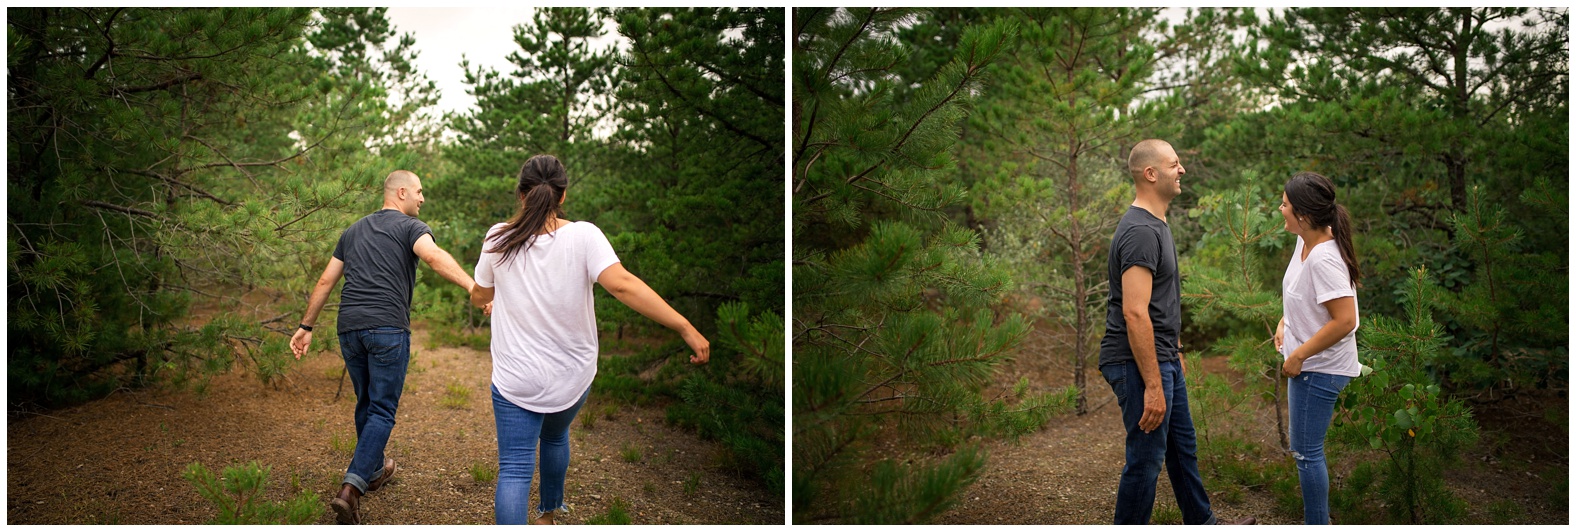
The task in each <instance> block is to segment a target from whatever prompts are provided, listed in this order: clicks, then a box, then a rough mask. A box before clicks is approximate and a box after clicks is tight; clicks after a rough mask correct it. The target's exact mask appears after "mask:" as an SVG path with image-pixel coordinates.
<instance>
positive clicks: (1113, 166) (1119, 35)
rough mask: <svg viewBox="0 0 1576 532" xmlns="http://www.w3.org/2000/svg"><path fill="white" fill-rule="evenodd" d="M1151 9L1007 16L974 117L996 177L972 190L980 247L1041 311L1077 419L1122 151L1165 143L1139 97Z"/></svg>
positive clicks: (1101, 307)
mask: <svg viewBox="0 0 1576 532" xmlns="http://www.w3.org/2000/svg"><path fill="white" fill-rule="evenodd" d="M1157 13H1158V10H1154V9H1104V8H1091V9H1068V8H1043V9H1021V10H1015V11H1014V12H1013V13H1012V15H1013V18H1015V19H1017V20H1019V21H1020V24H1021V27H1022V28H1023V30H1022V38H1021V39H1020V40H1019V43H1018V46H1017V47H1016V48H1015V49H1014V50H1013V53H1012V54H1010V55H1009V56H1008V58H1007V59H1005V60H1003V61H1001V62H1000V63H999V64H998V65H996V66H994V67H993V69H994V70H995V71H996V72H998V74H997V76H996V78H997V79H999V80H1000V81H999V83H997V84H995V85H994V86H993V87H992V90H991V91H989V92H987V95H986V96H985V97H982V100H983V101H982V103H981V104H980V109H981V112H979V113H978V114H977V115H975V117H974V118H973V121H974V122H975V123H976V124H979V125H978V129H980V130H982V131H984V135H981V136H980V137H976V138H982V142H983V143H987V144H990V145H991V146H990V147H989V148H987V153H990V152H991V151H994V152H995V153H993V154H992V155H995V156H994V157H990V160H993V161H998V162H997V163H996V164H995V165H994V168H991V167H989V166H987V167H986V169H984V170H983V171H984V172H985V173H987V175H989V177H988V178H986V179H985V180H983V181H982V182H980V183H978V184H976V185H975V187H974V192H975V194H974V198H976V199H975V201H974V205H975V209H976V211H977V212H979V213H980V215H981V216H982V217H986V218H990V219H992V220H993V221H994V222H995V223H994V224H992V225H993V226H992V227H991V229H990V231H989V232H988V233H987V235H988V237H989V238H988V239H987V241H988V242H989V244H990V245H991V247H992V250H993V251H995V252H997V253H998V254H999V255H1000V256H1002V257H1003V258H1004V259H1005V260H1006V262H1007V263H1008V264H1010V265H1011V266H1012V268H1013V273H1014V274H1015V277H1017V279H1018V280H1019V285H1020V286H1022V287H1023V290H1024V291H1026V292H1029V293H1030V294H1032V295H1033V296H1034V297H1038V298H1040V299H1041V300H1043V301H1045V302H1046V305H1047V307H1046V309H1047V311H1048V312H1049V313H1050V314H1052V315H1053V316H1054V317H1055V319H1056V321H1057V322H1059V323H1060V324H1061V325H1062V326H1063V327H1064V328H1065V332H1064V333H1062V334H1058V335H1057V336H1058V337H1060V338H1061V340H1062V342H1063V345H1065V346H1067V351H1068V352H1069V354H1070V355H1071V358H1072V361H1073V386H1074V387H1076V388H1077V389H1078V397H1077V400H1076V405H1075V410H1076V411H1077V413H1078V414H1080V415H1082V414H1084V413H1087V412H1088V404H1087V399H1086V396H1085V392H1086V390H1088V378H1087V373H1088V369H1089V367H1090V366H1091V359H1092V358H1093V357H1097V356H1098V349H1099V347H1098V346H1099V341H1100V337H1101V336H1102V335H1104V333H1105V301H1106V296H1107V295H1108V294H1107V293H1108V291H1107V289H1106V287H1107V286H1108V280H1107V279H1106V278H1105V277H1106V275H1105V261H1106V248H1107V247H1108V246H1109V243H1110V241H1111V236H1112V231H1113V230H1115V228H1116V224H1117V222H1118V221H1120V219H1121V213H1122V210H1123V206H1124V205H1125V204H1126V203H1127V198H1126V197H1125V196H1127V195H1130V192H1131V189H1130V188H1129V187H1128V186H1126V183H1128V179H1127V176H1126V172H1124V171H1123V170H1122V169H1123V168H1125V167H1126V155H1127V153H1126V152H1127V149H1126V147H1127V146H1131V145H1132V144H1134V143H1136V142H1137V141H1139V140H1142V139H1143V138H1147V137H1152V136H1163V131H1160V130H1159V128H1160V126H1161V123H1160V121H1159V117H1160V116H1161V113H1162V112H1163V109H1162V105H1161V104H1158V103H1157V102H1144V101H1142V100H1140V99H1139V97H1140V95H1141V94H1142V92H1143V89H1144V86H1145V81H1146V80H1147V79H1148V78H1149V76H1150V75H1151V73H1152V72H1153V70H1154V67H1155V61H1156V58H1155V50H1154V48H1153V46H1152V45H1150V44H1149V42H1148V39H1147V37H1146V36H1145V32H1146V31H1150V30H1152V29H1154V25H1155V20H1154V19H1155V16H1156V14H1157Z"/></svg>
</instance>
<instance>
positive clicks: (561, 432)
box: [492, 386, 591, 525]
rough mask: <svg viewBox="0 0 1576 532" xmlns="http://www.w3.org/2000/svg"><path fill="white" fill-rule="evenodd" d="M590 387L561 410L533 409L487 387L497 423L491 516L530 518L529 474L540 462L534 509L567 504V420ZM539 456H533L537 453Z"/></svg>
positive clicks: (510, 520)
mask: <svg viewBox="0 0 1576 532" xmlns="http://www.w3.org/2000/svg"><path fill="white" fill-rule="evenodd" d="M589 395H591V387H590V386H587V387H586V391H585V392H582V393H581V394H580V400H579V401H578V402H576V403H575V404H574V406H571V407H569V408H567V409H565V410H563V411H560V412H552V413H541V412H532V411H530V410H526V409H524V408H520V407H519V406H518V405H515V404H514V403H511V402H509V400H508V399H505V398H504V397H503V395H501V394H499V393H498V387H497V386H493V387H492V402H493V420H494V422H495V423H496V424H497V426H498V487H497V490H496V491H494V492H493V518H494V519H495V520H496V521H497V523H498V524H500V525H523V524H526V522H527V521H530V518H531V516H530V512H529V511H528V507H527V505H528V504H529V501H528V499H530V497H531V474H532V473H534V472H535V470H536V469H537V468H538V463H540V468H541V471H542V475H541V478H540V479H539V480H540V483H539V484H540V486H541V487H540V489H539V490H538V491H539V492H540V493H539V494H540V495H541V504H539V505H538V506H537V508H536V512H537V513H538V514H541V513H546V512H554V511H561V510H566V508H565V507H564V476H565V475H567V474H568V471H569V423H570V422H572V421H574V420H575V414H576V413H577V412H580V407H583V406H585V404H586V397H587V396H589ZM538 452H540V453H541V455H542V456H541V461H540V462H538V461H537V459H536V458H537V456H536V455H537V453H538Z"/></svg>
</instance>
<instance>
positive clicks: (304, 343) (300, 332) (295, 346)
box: [290, 329, 312, 360]
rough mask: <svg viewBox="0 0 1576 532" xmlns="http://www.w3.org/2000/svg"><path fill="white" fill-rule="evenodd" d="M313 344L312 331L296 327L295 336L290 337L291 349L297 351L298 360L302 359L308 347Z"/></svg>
mask: <svg viewBox="0 0 1576 532" xmlns="http://www.w3.org/2000/svg"><path fill="white" fill-rule="evenodd" d="M311 346H312V331H308V330H306V329H296V332H295V336H292V337H290V350H291V351H294V352H295V356H296V360H301V355H304V354H306V351H307V348H309V347H311Z"/></svg>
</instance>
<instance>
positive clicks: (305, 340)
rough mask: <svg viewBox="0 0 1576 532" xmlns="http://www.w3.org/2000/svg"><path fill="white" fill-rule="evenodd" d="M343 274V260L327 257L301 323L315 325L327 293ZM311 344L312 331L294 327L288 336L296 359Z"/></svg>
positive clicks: (324, 303)
mask: <svg viewBox="0 0 1576 532" xmlns="http://www.w3.org/2000/svg"><path fill="white" fill-rule="evenodd" d="M344 275H345V262H344V261H341V260H339V258H337V257H330V258H329V259H328V267H326V268H323V275H322V276H320V277H318V278H317V286H314V287H312V297H311V298H309V299H307V303H306V316H304V317H302V318H301V324H302V325H305V326H307V327H313V326H316V325H317V315H318V314H319V313H321V312H323V305H326V304H328V293H329V292H333V291H334V285H336V284H339V278H340V277H342V276H344ZM311 346H312V331H308V330H306V329H296V332H295V335H294V336H291V337H290V350H291V351H294V352H295V356H296V359H297V360H300V359H301V355H304V354H306V351H307V349H308V348H310V347H311Z"/></svg>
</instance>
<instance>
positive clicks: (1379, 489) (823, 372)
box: [790, 8, 1570, 524]
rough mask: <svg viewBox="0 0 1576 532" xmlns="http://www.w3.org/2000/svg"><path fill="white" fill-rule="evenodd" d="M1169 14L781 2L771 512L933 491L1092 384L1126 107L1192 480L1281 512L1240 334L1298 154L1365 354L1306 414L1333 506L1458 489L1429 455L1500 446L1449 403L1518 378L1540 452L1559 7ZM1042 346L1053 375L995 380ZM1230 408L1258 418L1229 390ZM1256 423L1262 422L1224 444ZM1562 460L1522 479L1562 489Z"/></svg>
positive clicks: (1556, 151)
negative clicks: (781, 207)
mask: <svg viewBox="0 0 1576 532" xmlns="http://www.w3.org/2000/svg"><path fill="white" fill-rule="evenodd" d="M1172 11H1175V10H1172ZM1172 14H1173V13H1172V12H1171V11H1168V12H1166V13H1162V11H1161V10H1159V9H1128V8H1099V9H1069V8H1044V9H1040V8H1023V9H975V8H959V9H933V10H909V9H888V8H881V9H852V8H850V9H829V8H796V9H795V10H794V18H793V41H792V46H793V73H792V74H791V75H792V78H793V121H792V136H793V139H792V144H791V145H790V150H791V151H792V157H793V169H792V172H793V173H792V175H791V180H792V192H791V194H792V209H793V222H792V223H793V234H794V241H793V244H794V250H793V253H794V257H793V269H794V270H793V290H794V308H793V315H792V323H791V329H792V330H791V334H792V349H793V353H794V356H793V364H794V367H793V380H794V383H793V386H794V388H793V389H794V394H793V401H794V409H793V413H794V415H793V433H794V435H793V453H794V459H793V469H794V471H793V487H792V493H793V495H792V497H793V501H794V502H793V509H794V515H793V520H794V522H795V523H828V522H846V523H907V522H928V521H933V520H935V519H937V517H938V516H940V515H942V514H943V513H945V512H947V511H948V509H950V508H953V507H954V506H956V505H957V504H959V496H960V494H962V493H963V492H964V491H965V490H967V488H968V486H969V485H970V484H971V483H972V482H974V481H975V480H976V479H978V478H979V477H980V475H981V474H982V473H981V472H982V471H983V470H984V469H985V467H986V464H987V463H988V460H989V458H988V456H987V453H986V452H985V451H984V447H985V446H986V443H987V442H990V441H994V440H999V439H1008V440H1012V439H1016V438H1020V437H1022V436H1024V435H1027V434H1031V433H1034V432H1035V431H1037V430H1039V429H1040V428H1041V427H1044V426H1046V424H1047V423H1048V422H1049V420H1051V419H1052V418H1053V416H1058V415H1066V414H1070V415H1083V414H1085V413H1087V412H1090V411H1091V410H1092V409H1093V408H1096V407H1098V406H1104V405H1091V404H1089V402H1088V401H1087V397H1088V392H1089V390H1092V389H1095V388H1098V387H1102V386H1106V383H1104V382H1102V380H1103V379H1100V378H1099V373H1098V371H1097V370H1096V368H1095V367H1094V366H1095V364H1096V363H1097V357H1098V345H1099V339H1100V337H1101V336H1102V335H1103V334H1104V316H1105V310H1106V309H1105V300H1106V297H1107V292H1108V284H1107V279H1106V273H1105V272H1106V268H1105V261H1106V256H1107V248H1108V246H1109V243H1110V241H1111V237H1112V231H1113V230H1114V228H1115V225H1116V222H1117V220H1118V219H1119V218H1120V215H1121V212H1122V211H1123V210H1124V209H1125V208H1126V206H1127V204H1128V203H1130V202H1131V199H1132V188H1131V186H1132V185H1130V184H1129V180H1130V178H1129V177H1128V175H1127V174H1126V172H1125V160H1126V155H1127V151H1128V149H1129V148H1130V147H1131V146H1132V145H1133V144H1134V143H1136V142H1138V141H1139V140H1142V139H1145V138H1161V139H1166V140H1168V141H1170V143H1171V144H1172V145H1173V146H1175V147H1176V149H1177V152H1178V153H1179V154H1180V156H1181V160H1182V163H1183V165H1184V166H1185V167H1186V169H1187V173H1186V175H1185V176H1184V177H1183V178H1182V187H1183V193H1182V195H1181V196H1180V197H1178V198H1177V199H1176V200H1175V201H1173V202H1172V204H1171V210H1170V216H1169V219H1170V220H1172V223H1171V226H1172V231H1173V234H1174V235H1175V239H1176V243H1177V248H1178V253H1179V255H1180V258H1181V270H1182V274H1183V279H1184V281H1183V293H1184V294H1183V295H1184V302H1183V311H1184V316H1183V323H1184V331H1183V336H1182V343H1183V345H1184V352H1185V353H1187V356H1188V358H1189V363H1188V367H1189V370H1188V371H1189V381H1190V388H1191V389H1190V395H1192V396H1193V416H1194V419H1195V420H1197V424H1198V426H1199V430H1200V446H1201V448H1200V455H1201V466H1202V467H1203V468H1204V469H1205V476H1206V484H1207V485H1208V487H1209V488H1210V490H1211V492H1214V493H1232V492H1234V491H1235V492H1241V491H1243V490H1250V489H1251V490H1260V491H1263V490H1271V491H1274V492H1275V493H1276V494H1277V495H1278V496H1281V499H1282V500H1283V501H1285V500H1288V499H1289V501H1290V503H1287V504H1285V505H1284V506H1295V508H1292V509H1290V510H1286V511H1287V512H1288V513H1290V514H1293V515H1296V516H1298V517H1299V518H1300V515H1301V514H1300V508H1301V507H1300V498H1299V496H1298V495H1297V491H1296V490H1297V487H1296V481H1295V478H1296V476H1295V469H1288V466H1287V465H1286V463H1287V462H1289V459H1285V458H1284V457H1285V453H1284V451H1282V450H1281V449H1284V448H1285V447H1286V440H1285V438H1286V436H1285V428H1284V424H1285V419H1284V418H1285V414H1284V402H1285V401H1284V381H1282V380H1281V379H1279V378H1277V376H1276V373H1277V369H1278V368H1279V362H1280V359H1281V357H1280V355H1279V354H1278V353H1276V352H1275V350H1274V348H1273V346H1272V344H1271V343H1270V336H1271V334H1272V333H1273V331H1274V327H1275V324H1276V322H1277V320H1278V318H1279V317H1280V308H1281V307H1280V294H1279V283H1280V279H1281V274H1282V272H1283V271H1284V268H1285V264H1286V263H1287V261H1288V260H1289V258H1290V254H1291V252H1292V247H1293V244H1294V240H1295V239H1294V238H1293V237H1292V236H1291V235H1290V234H1289V233H1286V232H1285V231H1284V230H1283V229H1282V228H1281V225H1282V220H1281V217H1280V216H1279V214H1278V212H1277V211H1276V207H1277V206H1278V205H1279V201H1280V196H1281V187H1282V185H1283V183H1285V181H1286V179H1288V178H1289V177H1290V176H1291V175H1292V174H1293V173H1295V172H1299V171H1313V172H1318V173H1320V174H1323V175H1325V176H1328V177H1330V178H1331V179H1332V180H1333V181H1334V182H1335V184H1336V188H1337V190H1338V193H1337V195H1338V200H1339V202H1340V203H1341V204H1343V205H1345V206H1346V207H1347V208H1348V209H1349V210H1350V211H1351V215H1352V220H1353V221H1354V222H1355V225H1356V231H1354V233H1355V235H1356V237H1357V238H1356V249H1357V255H1358V256H1359V257H1360V260H1361V264H1362V270H1363V274H1364V277H1363V279H1362V284H1361V286H1360V287H1359V289H1358V300H1359V301H1360V302H1361V307H1362V318H1363V320H1362V321H1363V323H1362V328H1361V329H1360V330H1359V331H1358V339H1359V342H1360V345H1361V349H1360V358H1361V360H1362V361H1363V362H1364V363H1365V364H1367V365H1368V366H1370V367H1371V368H1372V372H1371V373H1370V374H1368V375H1367V376H1365V377H1362V378H1359V379H1358V380H1356V381H1354V382H1353V383H1352V385H1351V386H1349V387H1348V388H1347V389H1346V390H1345V391H1344V393H1343V394H1342V398H1341V401H1340V404H1339V405H1338V408H1337V415H1336V420H1335V422H1334V427H1333V428H1332V429H1331V433H1330V438H1329V445H1330V449H1331V450H1330V452H1329V454H1328V456H1331V457H1332V458H1331V460H1332V462H1331V464H1332V465H1331V467H1332V469H1334V470H1338V471H1339V473H1340V475H1339V476H1340V478H1339V479H1338V480H1337V482H1336V483H1335V485H1334V486H1333V488H1334V493H1333V495H1332V508H1333V510H1334V511H1335V514H1336V516H1337V519H1338V520H1339V521H1340V522H1342V523H1347V524H1349V523H1360V522H1371V523H1444V522H1462V521H1463V520H1465V519H1466V516H1467V511H1466V508H1465V503H1464V502H1463V501H1462V499H1461V498H1460V497H1459V496H1458V495H1457V494H1456V493H1455V492H1453V491H1451V490H1450V489H1449V486H1447V485H1446V483H1445V481H1444V475H1445V473H1446V471H1447V470H1448V469H1449V468H1451V467H1455V466H1457V465H1459V463H1460V459H1461V456H1462V455H1463V453H1464V452H1466V451H1467V450H1469V449H1475V448H1477V447H1476V446H1477V445H1479V444H1482V445H1492V444H1493V443H1494V442H1499V447H1500V448H1503V446H1504V445H1503V442H1504V439H1503V438H1504V436H1503V434H1499V433H1487V432H1483V430H1482V427H1481V426H1480V423H1479V420H1478V419H1476V418H1474V416H1473V412H1474V411H1476V410H1480V409H1485V408H1492V407H1495V406H1496V405H1504V404H1523V403H1519V401H1531V403H1532V404H1534V405H1538V406H1535V407H1534V408H1535V409H1534V411H1533V413H1532V414H1531V416H1532V419H1534V420H1536V421H1538V422H1542V423H1547V424H1549V425H1552V426H1554V427H1556V429H1555V430H1557V431H1558V434H1556V435H1554V436H1551V437H1552V438H1555V439H1558V440H1559V441H1560V443H1559V444H1558V445H1554V446H1553V448H1555V449H1557V451H1555V452H1557V453H1558V455H1559V456H1561V457H1563V456H1564V454H1565V449H1566V444H1565V443H1564V442H1566V441H1568V437H1567V436H1566V434H1567V433H1568V408H1567V406H1566V404H1567V399H1566V397H1565V394H1566V393H1567V392H1568V379H1567V371H1568V353H1567V348H1566V344H1567V341H1568V340H1567V338H1568V329H1567V324H1568V318H1569V316H1568V314H1567V304H1568V303H1567V290H1568V283H1569V265H1568V263H1567V246H1568V239H1569V234H1568V230H1567V229H1568V220H1569V218H1568V216H1569V212H1568V199H1567V194H1568V183H1567V179H1568V176H1569V169H1570V160H1569V153H1568V150H1567V147H1568V145H1569V107H1568V102H1569V74H1568V69H1569V19H1568V16H1569V15H1568V12H1567V11H1566V10H1564V9H1525V8H1503V9H1502V8H1448V9H1423V8H1416V9H1403V8H1362V9H1326V8H1314V9H1284V10H1258V11H1255V10H1252V9H1188V10H1186V11H1185V16H1181V17H1177V16H1172ZM1031 330H1032V331H1035V332H1036V333H1044V334H1045V335H1046V336H1049V337H1051V338H1052V339H1053V341H1052V342H1050V345H1051V347H1049V348H1046V347H1044V346H1045V345H1046V344H1045V343H1036V344H1034V345H1035V346H1036V347H1034V348H1029V347H1028V344H1027V343H1025V342H1024V339H1025V338H1026V337H1028V336H1029V334H1030V331H1031ZM1199 357H1212V358H1213V357H1223V358H1225V359H1226V360H1227V365H1228V366H1229V367H1230V368H1231V370H1232V372H1234V373H1235V374H1240V375H1242V378H1241V380H1240V381H1239V382H1227V380H1226V379H1225V378H1224V377H1223V376H1222V375H1219V374H1204V373H1202V370H1201V369H1200V368H1201V367H1203V365H1204V364H1201V363H1199V362H1197V361H1198V360H1200V358H1199ZM1049 358H1056V359H1059V360H1064V361H1066V362H1067V364H1066V365H1067V366H1068V367H1070V368H1072V372H1073V375H1071V376H1070V379H1069V380H1070V381H1071V382H1072V385H1071V386H1067V387H1051V386H1047V385H1044V384H1043V383H1036V382H1030V381H1029V380H1027V379H1024V380H1021V381H1019V382H1017V383H1016V384H1015V385H1013V386H1009V387H1007V388H1005V389H1004V388H1003V387H1001V386H1000V384H1001V383H999V382H996V381H997V376H998V375H999V374H1000V372H1001V371H1002V370H1003V368H1005V367H1007V366H1008V365H1010V364H1011V363H1012V361H1013V360H1015V359H1017V360H1021V359H1049ZM1091 374H1092V377H1091V376H1090V375H1091ZM1009 384H1011V383H1009ZM1108 408H1114V407H1108ZM1251 415H1263V416H1264V418H1265V419H1273V420H1274V422H1273V424H1262V423H1258V424H1256V423H1243V422H1233V420H1234V419H1237V418H1243V417H1244V416H1251ZM1493 421H1496V422H1499V423H1498V426H1501V427H1504V426H1505V423H1504V420H1499V419H1496V420H1493ZM1270 431H1273V434H1269V435H1267V438H1268V440H1269V441H1271V442H1274V441H1277V440H1278V442H1279V445H1278V447H1279V449H1277V448H1275V447H1276V446H1275V445H1273V444H1272V445H1269V446H1258V445H1255V444H1252V443H1250V442H1251V441H1253V440H1255V438H1254V437H1252V436H1254V435H1259V433H1261V432H1263V433H1268V432H1270ZM1111 437H1112V438H1118V436H1117V435H1116V434H1115V433H1113V434H1112V436H1111ZM897 442H901V443H897ZM899 449H903V450H910V451H912V452H899ZM1059 452H1060V453H1073V454H1074V455H1076V454H1077V453H1079V452H1082V451H1080V450H1079V449H1065V450H1062V451H1059ZM916 457H917V458H916ZM1561 459H1562V460H1564V458H1561ZM1564 463H1566V464H1568V462H1564ZM1566 467H1568V466H1562V465H1561V464H1551V465H1550V469H1551V470H1552V471H1553V473H1551V475H1552V476H1553V477H1555V478H1554V479H1553V480H1551V481H1549V482H1551V484H1550V485H1548V486H1547V490H1548V493H1550V500H1551V501H1553V500H1557V505H1558V506H1559V507H1561V508H1563V507H1564V505H1565V504H1566V502H1565V501H1566V497H1567V494H1568V487H1567V486H1568V472H1567V471H1566V469H1565V468H1566ZM1287 478H1290V479H1291V480H1290V482H1289V483H1288V482H1287V481H1286V480H1285V479H1287ZM1114 486H1115V478H1112V479H1111V487H1112V488H1113V489H1114ZM1162 498H1164V497H1162ZM1050 504H1054V501H1053V502H1051V503H1050ZM1293 510H1295V511H1293ZM1496 515H1498V514H1496Z"/></svg>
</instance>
